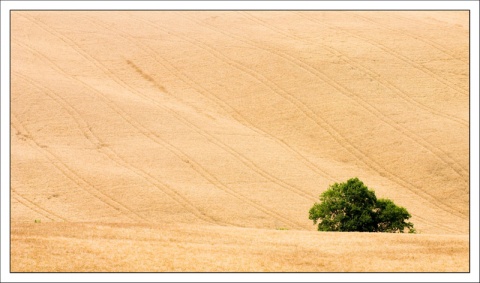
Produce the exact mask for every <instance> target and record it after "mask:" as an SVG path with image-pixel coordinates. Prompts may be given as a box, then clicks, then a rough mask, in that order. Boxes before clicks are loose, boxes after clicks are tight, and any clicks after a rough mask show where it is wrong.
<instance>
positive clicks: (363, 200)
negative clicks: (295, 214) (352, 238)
mask: <svg viewBox="0 0 480 283" xmlns="http://www.w3.org/2000/svg"><path fill="white" fill-rule="evenodd" d="M320 201H321V202H320V203H315V204H314V205H313V207H312V208H311V209H310V211H309V219H311V220H313V223H314V224H317V223H318V230H319V231H339V232H342V231H343V232H353V231H359V232H390V233H403V232H404V231H405V229H408V231H409V233H415V229H414V228H413V224H412V223H410V222H406V220H408V219H409V218H410V217H411V215H410V214H409V213H408V211H407V210H406V209H405V208H403V207H399V206H397V205H395V203H393V201H391V200H389V199H377V197H376V196H375V192H374V191H373V190H370V189H369V188H368V187H367V186H365V185H364V184H363V182H362V181H360V180H359V179H358V178H352V179H350V180H348V181H347V182H345V183H340V184H338V183H335V184H333V185H331V186H330V187H329V189H328V190H326V191H325V192H323V193H322V194H321V195H320Z"/></svg>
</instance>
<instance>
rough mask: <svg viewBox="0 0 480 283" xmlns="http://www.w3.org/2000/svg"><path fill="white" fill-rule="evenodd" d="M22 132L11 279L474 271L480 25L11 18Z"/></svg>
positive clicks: (303, 14)
mask: <svg viewBox="0 0 480 283" xmlns="http://www.w3.org/2000/svg"><path fill="white" fill-rule="evenodd" d="M10 130H11V137H10V139H11V168H10V170H11V179H10V181H11V188H10V190H11V271H12V272H32V271H34V272H38V271H49V272H50V271H72V272H75V271H124V272H130V271H146V272H164V271H182V272H183V271H241V272H252V271H275V272H294V271H307V272H344V271H350V272H351V271H355V272H357V271H360V272H362V271H369V272H381V271H427V272H437V271H454V272H468V271H469V171H470V170H469V14H468V11H450V12H448V11H436V12H435V11H422V12H416V11H376V12H368V11H356V12H354V11H143V12H142V11H123V12H121V11H103V12H100V11H98V12H97V11H50V12H49V11H12V12H11V128H10ZM352 177H358V178H360V179H361V180H362V181H363V182H364V183H365V184H366V185H367V186H369V187H370V188H372V189H374V190H375V192H376V195H377V197H380V198H389V199H392V200H393V201H394V202H395V203H396V204H398V205H400V206H403V207H405V208H407V209H408V211H409V212H410V213H411V214H412V218H411V219H410V221H411V222H413V223H414V225H415V228H416V230H417V231H418V233H417V234H390V233H335V232H318V231H316V226H314V225H313V222H312V221H311V220H309V219H308V210H309V209H310V208H311V207H312V205H313V204H314V203H315V202H316V201H317V202H318V197H319V195H320V194H321V193H322V192H323V191H325V190H326V189H327V188H328V186H329V185H330V184H333V183H335V182H344V181H346V180H347V179H349V178H352ZM36 222H39V223H36Z"/></svg>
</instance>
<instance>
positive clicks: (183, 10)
mask: <svg viewBox="0 0 480 283" xmlns="http://www.w3.org/2000/svg"><path fill="white" fill-rule="evenodd" d="M90 1H95V0H90ZM470 10H471V9H397V10H395V9H374V10H372V9H358V10H352V9H345V10H343V9H316V10H313V9H310V10H306V9H268V8H265V9H11V10H10V12H22V11H23V12H105V11H108V12H141V11H145V12H147V11H149V12H160V11H172V12H217V11H218V12H221V11H223V12H235V11H258V12H291V11H294V12H320V11H325V12H408V11H410V12H415V11H418V12H453V11H455V12H467V11H470Z"/></svg>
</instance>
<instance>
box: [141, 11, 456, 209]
mask: <svg viewBox="0 0 480 283" xmlns="http://www.w3.org/2000/svg"><path fill="white" fill-rule="evenodd" d="M144 21H145V20H144ZM150 25H153V24H152V23H150ZM153 26H154V27H156V26H155V25H153ZM157 29H161V28H159V27H157ZM166 32H167V33H169V32H168V31H166ZM169 34H171V33H169ZM171 35H173V34H171ZM183 38H184V39H185V40H186V41H188V42H191V43H192V41H193V42H194V43H192V44H194V45H195V46H197V47H200V48H202V49H205V50H207V51H208V52H210V53H211V54H212V55H213V56H215V57H217V58H218V57H220V58H221V57H223V58H222V59H221V60H222V61H226V64H228V65H229V66H232V67H235V68H237V69H239V70H242V71H244V72H245V73H247V74H249V75H251V76H252V77H253V78H254V79H256V80H259V81H260V82H262V83H263V84H264V85H265V86H267V87H268V88H270V89H271V90H272V91H273V92H274V93H276V94H278V95H280V96H282V97H284V98H285V99H287V100H289V101H290V102H291V103H292V104H294V105H295V106H296V107H297V108H298V109H299V110H300V111H302V112H303V113H304V114H305V115H306V116H307V117H308V118H310V119H311V120H312V121H313V122H314V123H316V124H317V125H318V126H319V127H320V128H323V129H325V130H326V131H327V132H328V133H329V134H330V135H331V136H332V137H333V138H334V139H335V140H336V141H337V143H339V144H340V145H341V146H342V147H343V148H345V149H347V150H348V151H350V153H351V154H352V155H354V156H356V157H357V160H359V161H360V162H362V163H363V164H365V165H366V166H367V167H370V168H372V169H374V170H375V171H377V172H384V173H385V174H386V175H390V176H391V177H392V178H393V179H394V180H395V182H396V183H398V184H400V185H402V184H403V185H402V186H404V187H406V188H409V189H410V191H412V192H413V193H415V194H417V195H418V196H422V197H425V198H427V199H429V200H431V201H432V202H433V205H435V206H437V207H438V208H440V209H443V210H445V209H447V210H450V212H451V213H453V214H458V215H457V216H458V217H460V218H464V217H465V216H464V215H463V214H461V213H460V212H459V211H457V210H456V209H455V208H453V207H451V206H449V205H448V204H445V203H443V202H441V201H438V200H437V199H435V198H434V197H433V196H432V195H430V194H429V193H428V192H424V191H421V190H417V189H416V188H415V185H413V184H411V183H409V182H408V181H404V180H402V179H401V178H400V177H398V176H396V175H395V174H394V173H391V172H389V171H387V170H385V169H384V168H383V167H382V166H381V165H379V164H377V163H376V161H374V160H372V159H370V158H369V157H368V156H367V155H365V154H364V153H363V152H362V151H360V150H359V149H358V148H356V147H355V146H354V145H353V144H351V143H350V142H349V141H348V140H347V139H346V138H345V137H343V136H342V135H341V134H340V133H338V132H337V131H336V130H335V129H334V127H333V126H332V125H330V124H329V123H328V122H327V121H325V120H324V119H323V118H322V117H321V116H318V115H316V113H315V112H314V111H313V110H311V109H310V108H309V107H308V106H307V105H305V103H304V102H302V101H300V100H299V99H297V98H296V97H294V96H293V95H291V94H289V93H288V92H286V91H284V90H283V89H281V88H279V87H278V86H276V84H275V83H273V82H271V81H269V80H268V79H266V78H264V77H263V76H262V75H261V74H259V73H258V72H255V71H253V70H251V69H248V68H246V67H244V66H243V65H241V64H240V63H237V62H235V61H233V60H231V59H229V58H227V57H226V56H225V55H223V54H221V53H220V52H218V51H216V50H215V49H213V48H212V47H209V46H208V45H207V44H205V43H203V42H201V41H198V40H195V39H190V38H188V39H187V38H185V37H184V36H183ZM202 45H203V47H202ZM220 58H219V59H220ZM272 84H273V85H274V86H272ZM275 88H276V89H277V90H275ZM280 92H283V93H284V95H282V94H281V93H280ZM287 97H291V98H292V99H291V100H290V99H288V98H287ZM312 113H313V114H312ZM312 116H313V117H312ZM315 116H317V117H318V118H319V119H321V120H322V121H323V123H324V125H325V127H323V126H322V125H320V124H319V123H318V121H317V120H316V119H315V118H314V117H315ZM350 147H351V148H352V149H350ZM352 150H353V151H352ZM355 152H357V153H355ZM358 155H361V156H362V157H361V158H360V157H359V156H358ZM362 158H363V159H366V160H369V161H370V163H367V162H365V161H363V159H362ZM372 163H373V164H374V165H375V167H373V166H372ZM405 184H408V185H406V186H405Z"/></svg>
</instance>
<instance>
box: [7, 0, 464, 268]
mask: <svg viewBox="0 0 480 283" xmlns="http://www.w3.org/2000/svg"><path fill="white" fill-rule="evenodd" d="M73 1H75V0H73ZM78 1H80V0H78ZM445 1H446V0H445ZM19 11H20V12H21V11H52V12H57V11H98V12H103V11H264V12H268V11H285V12H288V11H328V12H330V11H371V12H377V11H438V12H441V11H468V50H469V53H468V55H469V61H468V66H469V74H468V80H469V90H468V92H469V95H468V111H469V131H468V136H469V147H468V149H469V150H468V151H469V165H470V166H469V183H468V184H469V185H468V191H469V233H468V236H469V238H468V240H469V241H468V244H469V268H468V272H465V271H462V272H439V271H437V272H415V271H406V272H386V271H378V272H232V271H227V272H193V271H192V272H190V271H187V272H111V271H105V272H103V271H102V272H88V271H87V272H12V264H11V262H12V258H11V250H12V245H11V243H12V235H11V229H12V217H11V213H12V205H11V204H12V197H11V174H12V173H11V167H12V158H11V155H12V148H11V144H12V135H11V113H12V111H11V107H12V103H11V102H12V95H11V94H12V91H11V90H12V76H11V66H12V52H11V48H12V44H11V42H12V12H19ZM0 25H1V23H0ZM9 25H10V26H9V31H10V34H9V41H10V42H9V81H10V84H9V95H10V96H9V111H10V113H9V125H10V126H9V144H10V147H9V155H10V160H9V163H10V164H9V167H10V168H9V180H10V188H9V189H10V190H9V204H10V207H9V220H10V221H9V222H10V223H9V224H10V225H9V226H10V237H9V255H10V265H9V267H10V268H9V269H10V273H11V274H25V273H29V274H52V273H53V274H112V273H113V274H126V273H129V274H130V273H133V274H237V273H242V274H245V273H247V274H266V273H272V274H337V273H347V274H418V273H421V274H439V273H441V274H469V273H471V257H472V254H471V227H472V223H471V151H470V148H471V147H470V146H471V140H470V139H471V114H472V112H471V67H472V66H471V9H462V10H457V9H448V10H444V9H441V10H438V9H436V10H430V9H427V10H424V9H412V10H410V9H409V10H363V9H362V10H352V9H350V10H324V9H322V10H98V9H96V10H70V9H68V10H41V9H34V10H16V9H11V10H9ZM0 40H1V39H0ZM0 72H1V71H0ZM0 78H1V77H0ZM0 205H1V204H0ZM0 225H1V224H0ZM0 229H1V226H0ZM0 268H1V265H0Z"/></svg>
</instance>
